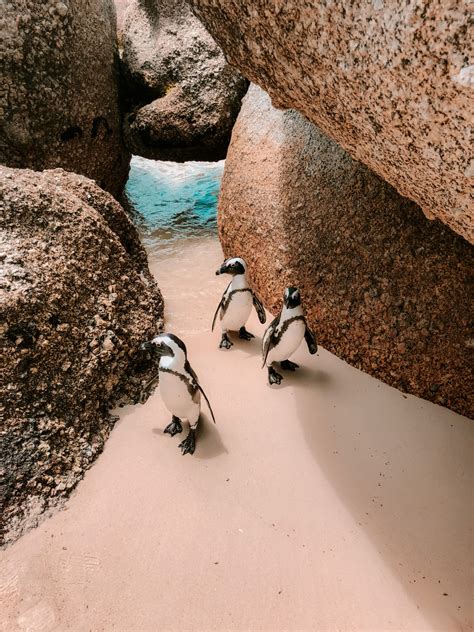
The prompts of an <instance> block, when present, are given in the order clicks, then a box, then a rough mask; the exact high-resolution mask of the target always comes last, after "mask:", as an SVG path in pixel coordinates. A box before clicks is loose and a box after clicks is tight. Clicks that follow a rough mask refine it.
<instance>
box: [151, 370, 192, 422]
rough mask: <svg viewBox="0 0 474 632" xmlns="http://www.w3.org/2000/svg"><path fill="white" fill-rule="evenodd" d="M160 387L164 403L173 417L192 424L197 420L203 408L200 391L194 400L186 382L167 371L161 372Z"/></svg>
mask: <svg viewBox="0 0 474 632" xmlns="http://www.w3.org/2000/svg"><path fill="white" fill-rule="evenodd" d="M159 386H160V395H161V398H162V400H163V403H164V405H165V406H166V408H167V409H168V410H169V411H170V413H171V414H172V415H176V416H177V417H180V418H181V419H183V418H184V419H187V420H188V421H190V422H191V423H192V422H194V421H196V420H197V418H198V417H199V412H200V408H201V406H200V400H201V393H199V391H198V392H197V393H196V395H195V396H194V400H193V399H192V398H191V393H190V392H189V391H188V386H187V384H186V382H184V381H183V380H181V379H180V378H179V377H178V376H177V375H173V374H171V373H167V372H166V371H160V381H159Z"/></svg>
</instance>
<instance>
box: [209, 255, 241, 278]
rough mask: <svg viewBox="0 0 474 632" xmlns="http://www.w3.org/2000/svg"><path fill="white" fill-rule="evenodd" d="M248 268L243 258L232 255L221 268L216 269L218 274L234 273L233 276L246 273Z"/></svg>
mask: <svg viewBox="0 0 474 632" xmlns="http://www.w3.org/2000/svg"><path fill="white" fill-rule="evenodd" d="M246 270H247V264H246V263H245V261H244V260H243V259H241V258H240V257H231V258H230V259H226V260H225V261H224V263H223V264H222V265H221V267H220V268H219V270H216V274H232V276H236V275H237V274H245V271H246Z"/></svg>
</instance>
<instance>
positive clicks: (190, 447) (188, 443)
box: [179, 428, 196, 456]
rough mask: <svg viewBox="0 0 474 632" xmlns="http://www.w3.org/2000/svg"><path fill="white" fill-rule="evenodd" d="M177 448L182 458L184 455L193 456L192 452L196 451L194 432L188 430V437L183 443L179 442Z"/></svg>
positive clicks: (191, 429)
mask: <svg viewBox="0 0 474 632" xmlns="http://www.w3.org/2000/svg"><path fill="white" fill-rule="evenodd" d="M179 447H180V448H181V453H182V454H183V456H184V455H185V454H194V450H195V449H196V430H194V429H193V428H190V430H189V434H188V436H187V437H186V439H184V441H181V443H180V444H179Z"/></svg>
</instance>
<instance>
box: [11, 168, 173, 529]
mask: <svg viewBox="0 0 474 632" xmlns="http://www.w3.org/2000/svg"><path fill="white" fill-rule="evenodd" d="M1 189H2V191H1V198H0V199H1V217H2V229H3V232H2V235H3V240H4V243H3V244H2V249H1V250H2V255H1V256H2V267H3V276H2V280H1V284H2V293H3V296H4V300H3V309H2V319H1V348H2V358H1V362H2V368H3V372H2V376H1V381H2V384H1V388H0V390H1V392H2V404H3V407H4V408H3V419H4V422H3V423H4V425H3V428H2V430H3V434H2V446H1V449H0V451H1V454H2V465H3V466H4V468H5V470H4V473H3V475H2V479H3V482H4V490H3V492H4V494H3V497H2V503H3V507H1V511H0V515H1V516H2V519H3V525H1V526H2V527H3V529H2V530H3V531H5V532H6V536H5V540H6V541H8V540H10V539H14V538H15V537H17V536H18V535H19V534H20V533H21V532H22V531H23V530H24V529H25V528H27V527H28V526H29V525H31V524H34V521H35V519H36V518H37V516H38V515H39V514H40V513H41V512H42V511H44V509H45V508H47V507H48V506H49V505H50V504H51V503H52V502H54V501H56V500H57V499H58V498H60V497H62V496H64V495H66V494H67V493H68V492H69V491H70V490H71V489H72V488H73V487H74V485H75V484H76V483H77V481H78V480H79V479H80V478H81V476H82V474H83V471H84V470H85V469H86V468H87V467H88V466H89V465H90V464H91V462H92V461H93V460H94V459H95V457H96V456H97V455H98V454H99V453H100V451H101V450H102V446H103V444H104V441H105V439H106V438H107V436H108V434H109V432H110V429H111V427H112V425H113V421H114V419H113V417H112V416H111V415H110V413H109V412H108V410H109V407H110V406H111V405H113V404H116V403H118V402H120V401H132V400H135V399H136V398H137V397H138V394H139V391H140V388H141V386H142V384H143V381H144V380H145V379H148V377H149V369H150V367H149V366H147V364H146V359H145V358H143V357H142V356H141V355H140V352H139V345H140V343H141V342H143V341H144V340H147V339H149V338H150V337H151V336H152V335H153V334H155V333H156V332H157V330H158V329H159V328H160V326H161V324H162V314H163V303H162V299H161V294H160V292H159V290H158V288H157V286H156V283H155V281H154V280H153V278H152V277H151V275H150V273H149V271H148V267H147V261H146V255H145V252H144V250H143V247H142V246H141V244H140V241H139V238H138V235H137V233H136V231H135V228H134V227H133V225H132V224H131V222H130V220H129V219H128V217H127V216H126V214H125V212H124V211H123V209H122V207H121V206H120V205H119V204H118V203H117V202H116V201H115V200H114V199H113V198H112V196H111V195H109V194H108V193H105V192H104V191H103V190H102V189H100V188H99V187H98V186H97V185H96V184H95V183H94V182H92V181H91V180H88V179H87V178H85V177H83V176H79V175H76V174H72V173H68V172H65V171H63V170H61V169H56V170H51V171H44V172H42V173H38V172H33V171H29V170H20V169H9V168H4V167H3V168H2V170H1ZM147 371H148V373H147ZM0 531H1V530H0Z"/></svg>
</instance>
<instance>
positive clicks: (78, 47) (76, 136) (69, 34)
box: [0, 0, 130, 195]
mask: <svg viewBox="0 0 474 632" xmlns="http://www.w3.org/2000/svg"><path fill="white" fill-rule="evenodd" d="M0 36H1V39H2V43H3V54H2V56H1V58H0V76H1V77H2V87H1V88H0V113H1V118H2V127H1V131H0V162H2V163H4V164H7V165H9V166H11V167H28V168H31V169H38V170H41V169H48V168H53V167H62V168H64V169H67V170H70V171H74V172H76V173H81V174H84V175H86V176H88V177H89V178H92V179H93V180H95V181H96V182H97V183H98V184H99V185H100V186H101V187H102V188H104V189H106V190H108V191H110V192H111V193H113V194H114V195H117V194H119V193H120V192H121V190H122V188H123V185H124V183H125V180H126V178H127V174H128V168H129V161H130V155H129V153H128V151H127V150H126V149H125V146H124V144H123V139H122V124H121V115H120V111H119V95H118V88H119V67H118V54H117V45H116V20H115V7H114V5H113V2H112V0H69V2H62V1H59V0H45V1H41V2H38V1H37V0H11V1H10V2H7V3H5V4H4V6H3V15H2V26H1V33H0Z"/></svg>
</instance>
